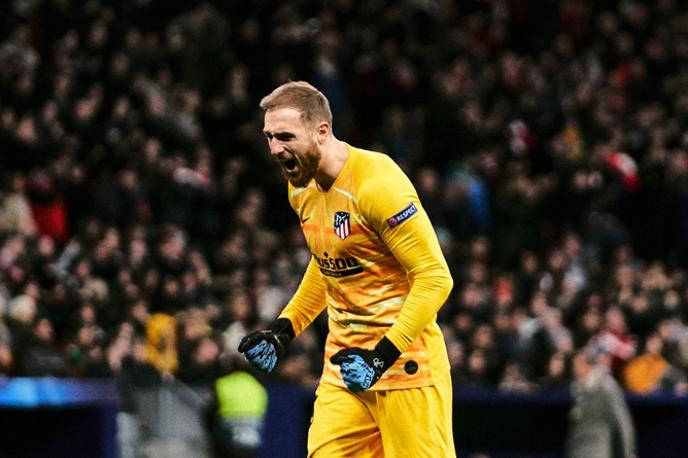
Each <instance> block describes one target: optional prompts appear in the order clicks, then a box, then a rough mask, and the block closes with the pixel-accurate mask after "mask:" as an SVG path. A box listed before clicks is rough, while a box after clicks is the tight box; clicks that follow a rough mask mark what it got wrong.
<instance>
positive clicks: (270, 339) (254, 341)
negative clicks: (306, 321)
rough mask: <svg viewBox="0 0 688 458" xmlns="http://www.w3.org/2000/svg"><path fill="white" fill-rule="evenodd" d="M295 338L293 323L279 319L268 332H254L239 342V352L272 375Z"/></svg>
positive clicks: (260, 369) (252, 363)
mask: <svg viewBox="0 0 688 458" xmlns="http://www.w3.org/2000/svg"><path fill="white" fill-rule="evenodd" d="M294 337H295V333H294V328H293V326H292V325H291V321H289V320H288V319H286V318H278V319H277V320H276V321H275V322H274V323H273V324H272V325H271V326H270V328H269V329H267V330H262V331H254V332H252V333H250V334H249V335H247V336H245V337H244V338H243V339H241V342H239V352H241V353H243V354H244V357H245V358H246V360H247V361H248V362H249V364H251V366H253V367H255V368H256V369H258V370H259V371H262V372H265V373H270V372H272V370H273V369H274V368H275V365H276V364H277V362H278V361H279V360H280V358H282V356H284V353H285V352H286V351H287V347H288V346H289V343H290V342H291V341H292V339H293V338H294Z"/></svg>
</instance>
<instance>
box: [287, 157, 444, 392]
mask: <svg viewBox="0 0 688 458" xmlns="http://www.w3.org/2000/svg"><path fill="white" fill-rule="evenodd" d="M347 148H348V150H349V156H348V158H347V160H346V162H345V164H344V167H343V168H342V170H341V172H340V173H339V175H338V176H337V178H336V179H335V181H334V183H333V184H332V186H331V187H330V189H328V190H327V191H321V190H320V189H319V188H318V186H317V185H316V183H315V180H311V182H310V184H309V185H308V186H306V187H305V188H295V187H293V186H292V185H291V184H290V185H289V202H290V204H291V206H292V207H293V209H294V210H295V211H296V213H297V215H298V217H299V220H300V222H301V228H302V230H303V233H304V235H305V237H306V241H307V243H308V247H309V249H310V251H311V254H312V259H311V261H310V264H309V266H308V268H307V270H306V273H305V275H304V278H303V280H302V282H301V285H300V286H299V288H298V290H297V292H296V293H295V295H294V297H293V298H292V300H291V301H290V302H289V304H287V306H286V307H285V309H284V311H283V312H282V313H281V314H280V317H284V318H288V319H289V320H290V321H291V322H292V325H293V327H294V331H295V332H296V334H297V335H298V334H300V333H301V332H302V331H303V330H304V329H305V328H306V327H307V326H308V325H309V324H310V323H311V322H312V321H313V320H314V319H315V317H316V316H317V315H318V314H319V313H320V312H321V311H322V310H323V309H324V308H325V307H327V313H328V319H329V320H328V322H329V324H328V326H329V333H328V337H327V342H326V344H325V366H324V370H323V374H322V378H321V382H323V383H330V384H334V385H338V386H342V387H343V386H344V383H343V381H342V379H341V376H340V374H339V366H337V365H333V364H331V363H330V357H331V356H332V355H334V354H335V353H336V352H338V351H339V350H342V349H344V348H351V347H360V348H366V349H373V348H374V347H375V345H376V344H377V342H378V341H379V340H380V339H381V338H382V337H383V336H386V337H387V338H388V339H389V340H390V341H391V342H392V343H393V344H394V345H395V346H396V347H397V348H398V349H399V350H400V351H401V352H402V354H401V356H400V357H399V359H398V360H397V361H396V363H395V364H394V365H393V366H392V367H390V368H389V369H388V370H387V371H386V372H385V373H384V374H383V376H382V378H381V379H380V380H379V381H378V382H377V383H376V384H375V385H373V387H372V388H371V389H372V390H390V389H401V388H414V387H421V386H428V385H433V384H435V383H436V382H438V381H439V380H441V379H442V378H443V377H446V376H447V374H448V372H449V362H448V359H447V352H446V348H445V345H444V338H443V336H442V333H441V331H440V328H439V326H438V325H437V322H436V318H437V310H438V309H439V308H440V307H441V306H442V304H443V303H444V301H445V300H446V298H447V296H448V295H449V292H450V290H451V287H452V279H451V276H450V274H449V269H448V267H447V263H446V261H445V259H444V256H443V255H442V251H441V249H440V246H439V243H438V241H437V237H436V235H435V232H434V230H433V228H432V225H431V223H430V220H429V218H428V216H427V214H426V213H425V210H424V209H423V207H422V205H421V203H420V201H419V199H418V195H417V193H416V191H415V189H414V187H413V185H412V184H411V182H410V180H409V179H408V178H407V177H406V175H405V174H404V173H403V171H402V170H401V169H400V168H399V166H397V164H396V163H394V161H392V159H390V158H389V157H388V156H386V155H384V154H381V153H376V152H372V151H366V150H362V149H358V148H354V147H352V146H350V145H347Z"/></svg>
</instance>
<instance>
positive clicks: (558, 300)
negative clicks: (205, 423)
mask: <svg viewBox="0 0 688 458" xmlns="http://www.w3.org/2000/svg"><path fill="white" fill-rule="evenodd" d="M686 61H688V5H686V4H684V3H683V2H680V1H678V0H658V1H657V2H654V3H652V5H651V6H650V4H648V3H646V2H642V1H639V0H638V1H636V0H619V1H611V0H607V1H592V0H561V1H558V0H490V1H487V0H485V1H481V0H455V1H450V0H434V1H420V0H405V1H385V0H379V1H368V0H331V1H324V2H316V1H309V0H295V1H290V2H280V1H276V0H260V1H253V2H225V1H204V2H200V1H181V0H169V1H166V2H162V1H157V0H115V1H107V2H106V1H104V0H15V1H13V2H2V3H0V318H1V319H0V373H2V374H5V375H10V376H42V375H54V376H73V377H103V376H105V377H109V376H117V377H121V378H122V379H124V380H129V381H132V382H136V383H156V382H157V381H159V380H161V379H163V378H165V377H176V378H178V379H179V380H182V381H184V382H187V383H190V384H198V383H200V384H205V383H211V382H212V381H213V380H215V379H216V378H217V377H218V375H219V374H221V373H223V371H224V370H226V369H227V365H228V362H230V361H233V360H235V357H236V346H237V344H238V340H239V339H240V338H241V337H242V336H243V335H244V334H245V333H246V332H247V331H250V330H252V329H254V328H256V327H261V326H265V325H266V323H269V322H270V321H271V320H273V319H274V318H275V317H276V315H277V313H278V312H279V311H280V310H281V308H282V307H283V306H284V305H285V304H286V302H287V301H288V300H289V298H290V297H291V294H292V293H293V292H294V291H295V289H296V288H297V286H298V284H299V281H300V279H301V275H302V273H303V271H304V269H305V266H306V264H307V263H308V261H309V258H310V254H309V252H308V250H307V247H306V246H305V242H304V239H303V237H302V235H301V233H300V229H299V226H298V222H297V219H296V217H295V215H293V214H292V211H291V209H290V208H289V205H288V203H287V199H286V191H285V182H284V180H283V178H282V176H281V174H280V171H279V170H278V168H277V167H275V166H273V165H272V164H271V163H270V158H269V155H268V154H267V148H266V146H265V144H264V139H263V138H262V134H261V128H262V114H261V113H260V110H259V109H258V108H257V104H258V101H259V100H260V98H261V97H262V96H263V95H265V94H267V93H268V92H269V91H270V90H271V89H272V88H274V87H275V86H276V85H278V84H280V83H283V82H285V81H288V80H290V79H306V80H308V81H310V82H312V83H313V84H314V85H316V86H317V87H319V88H320V89H321V90H322V91H323V92H324V93H325V94H326V95H327V96H328V97H329V99H330V101H331V105H332V109H333V112H334V119H335V120H334V130H335V134H336V135H337V136H338V137H339V138H341V139H343V140H345V141H348V142H350V143H351V144H354V145H356V146H361V147H365V148H369V149H375V150H379V151H383V152H385V153H387V154H389V155H390V156H391V157H393V158H394V159H395V160H396V161H397V162H398V163H399V164H401V165H402V167H403V168H404V169H405V170H406V171H407V173H408V175H409V176H410V177H411V178H412V180H413V181H414V183H415V185H416V187H417V189H418V192H419V194H420V197H421V201H422V202H423V204H424V206H425V207H426V209H427V211H428V213H429V214H430V217H431V219H432V221H433V223H434V225H435V227H436V230H437V233H438V236H439V238H440V242H441V244H442V247H443V250H444V252H445V255H446V257H447V260H448V262H449V264H450V267H451V269H452V272H453V276H454V279H455V288H454V291H453V293H452V295H451V296H450V298H449V299H448V301H447V303H446V304H445V306H444V307H443V308H442V309H441V311H440V315H439V321H440V323H441V325H442V327H443V330H444V332H445V336H446V340H447V347H448V350H449V355H450V360H451V364H452V371H453V375H454V380H455V384H457V385H458V386H485V387H499V388H500V389H504V390H516V391H532V390H537V389H544V388H563V387H566V386H567V385H568V383H569V382H570V381H571V372H570V363H571V357H572V355H573V353H574V352H575V350H576V349H578V348H580V347H582V346H585V345H593V346H594V348H596V349H597V350H598V351H599V352H602V353H603V354H604V355H605V356H606V357H607V358H608V360H609V364H610V366H611V369H612V371H613V373H614V375H615V376H616V377H617V378H618V379H619V380H620V381H621V382H622V384H623V385H624V386H625V387H626V388H627V389H629V390H632V391H635V392H639V393H645V392H651V391H656V390H664V391H670V392H675V393H684V392H686V391H687V390H688V384H687V383H686V370H687V369H688V327H687V326H686V323H687V318H688V316H687V315H688V277H687V276H686V273H687V271H686V268H688V128H687V127H686V126H688V68H687V67H686V65H685V62H686ZM326 324H327V323H326V318H325V317H323V316H321V317H319V318H318V320H316V322H315V323H314V325H313V326H311V328H309V329H308V330H307V331H306V332H305V333H304V334H302V335H301V336H300V337H299V338H298V339H297V340H296V341H295V342H294V343H293V345H292V347H291V349H290V353H289V357H288V358H287V360H286V361H284V362H283V363H282V364H281V365H280V366H279V367H278V369H277V370H276V374H274V376H273V377H275V378H278V379H281V380H287V381H289V382H292V383H296V384H302V385H305V386H313V385H314V384H315V383H316V382H317V378H318V376H319V371H320V369H321V367H322V362H321V359H322V346H323V339H324V336H325V334H326V332H327V326H326Z"/></svg>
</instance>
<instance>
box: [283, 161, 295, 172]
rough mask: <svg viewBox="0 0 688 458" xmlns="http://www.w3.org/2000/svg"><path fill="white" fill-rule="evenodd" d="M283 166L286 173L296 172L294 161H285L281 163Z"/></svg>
mask: <svg viewBox="0 0 688 458" xmlns="http://www.w3.org/2000/svg"><path fill="white" fill-rule="evenodd" d="M283 165H284V168H285V170H286V171H287V172H294V171H295V170H296V161H295V160H294V159H287V160H286V161H284V162H283Z"/></svg>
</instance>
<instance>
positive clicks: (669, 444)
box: [0, 378, 688, 458]
mask: <svg viewBox="0 0 688 458" xmlns="http://www.w3.org/2000/svg"><path fill="white" fill-rule="evenodd" d="M268 392H269V396H270V403H269V406H268V414H267V418H266V424H265V430H264V438H265V440H264V443H263V447H262V449H261V453H260V457H261V458H303V457H304V456H305V455H306V448H305V445H306V436H307V432H308V426H309V423H310V418H311V415H312V408H313V401H314V393H313V390H308V389H304V388H299V387H294V386H290V385H269V386H268ZM209 397H210V392H209V391H208V389H206V388H199V387H189V386H186V385H184V384H183V383H180V382H178V381H176V380H169V381H166V382H165V383H163V384H162V385H161V386H158V387H148V388H137V389H136V390H135V391H134V401H135V402H134V403H135V405H136V409H135V412H130V413H127V412H120V411H119V407H120V405H121V404H119V403H118V392H117V386H116V384H115V382H114V381H111V380H79V381H76V380H66V379H23V378H15V379H0V425H2V428H0V458H39V457H40V458H44V457H51V458H116V457H118V456H120V453H122V454H123V456H124V457H128V456H140V455H141V454H143V455H145V456H147V457H151V458H176V457H180V458H205V457H208V456H209V447H208V442H207V437H206V433H205V429H204V424H203V415H204V406H205V405H206V403H207V401H208V399H209ZM627 399H628V402H629V405H630V407H631V412H632V414H633V420H634V423H635V426H636V430H637V441H638V458H646V457H647V458H679V457H682V458H683V457H686V456H688V441H685V440H684V437H685V434H686V432H688V397H677V396H671V395H659V394H657V395H651V396H628V397H627ZM570 405H571V397H570V395H569V393H568V391H556V392H539V393H537V394H517V393H505V392H498V391H495V390H475V389H466V388H462V387H457V388H456V390H455V394H454V437H455V442H456V447H457V452H458V456H460V457H467V456H469V455H470V454H472V453H477V452H482V453H485V454H487V455H488V456H490V457H491V458H506V457H514V456H518V457H529V458H559V457H561V456H562V445H563V443H564V438H565V434H566V428H567V415H568V411H569V408H570ZM399 414H400V415H403V412H400V413H399ZM118 428H119V436H118V435H117V430H118ZM127 441H130V442H127ZM122 446H123V447H122ZM127 450H130V452H127ZM128 453H130V454H129V455H128Z"/></svg>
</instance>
